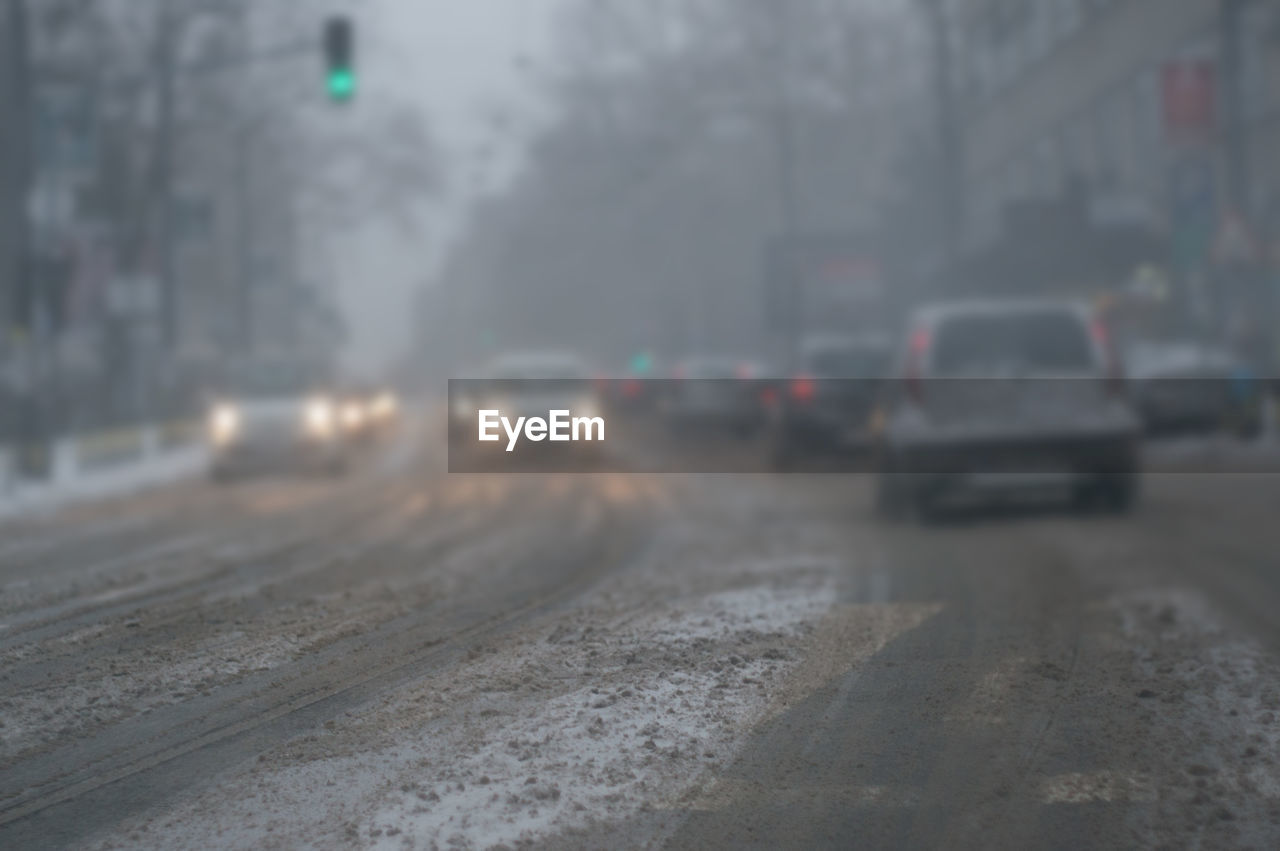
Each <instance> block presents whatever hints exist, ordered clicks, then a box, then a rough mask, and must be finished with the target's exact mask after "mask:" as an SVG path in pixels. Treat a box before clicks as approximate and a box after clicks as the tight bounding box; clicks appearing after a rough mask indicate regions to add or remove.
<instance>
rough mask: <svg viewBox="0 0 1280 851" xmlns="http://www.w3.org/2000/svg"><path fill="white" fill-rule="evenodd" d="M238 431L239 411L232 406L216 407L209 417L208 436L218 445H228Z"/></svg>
mask: <svg viewBox="0 0 1280 851" xmlns="http://www.w3.org/2000/svg"><path fill="white" fill-rule="evenodd" d="M239 431H240V411H238V410H237V409H236V408H235V406H234V405H225V404H224V405H218V406H217V407H216V408H214V409H213V411H212V413H210V415H209V434H210V436H211V437H212V438H213V442H214V443H215V444H218V445H222V444H225V443H229V442H230V441H231V440H232V439H233V438H235V436H236V434H237V433H238V432H239Z"/></svg>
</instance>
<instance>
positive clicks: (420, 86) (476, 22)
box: [337, 0, 564, 370]
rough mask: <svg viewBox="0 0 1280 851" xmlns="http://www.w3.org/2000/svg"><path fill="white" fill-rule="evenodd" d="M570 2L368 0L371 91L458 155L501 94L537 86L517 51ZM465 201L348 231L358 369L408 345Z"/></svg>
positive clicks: (364, 19)
mask: <svg viewBox="0 0 1280 851" xmlns="http://www.w3.org/2000/svg"><path fill="white" fill-rule="evenodd" d="M562 2H564V0H365V2H363V3H362V4H360V6H359V7H358V10H357V12H356V15H357V20H358V21H359V23H360V27H361V39H360V48H359V58H358V61H359V64H360V69H361V73H362V86H363V90H362V91H363V92H367V93H369V96H370V97H372V96H375V94H377V95H381V94H383V93H386V94H389V95H392V96H394V97H395V98H396V99H397V100H400V99H403V100H405V101H409V102H412V103H414V104H417V105H418V106H419V107H420V108H421V109H422V110H424V112H425V113H426V115H427V116H428V118H429V120H430V121H431V123H432V125H433V126H434V127H435V128H436V129H437V131H438V132H439V134H440V135H441V137H442V139H443V142H444V144H445V146H446V147H447V149H448V150H449V152H450V153H452V154H453V155H454V159H455V164H458V163H457V162H456V161H457V160H459V159H462V160H465V158H466V156H467V155H468V153H469V152H470V151H473V150H474V149H475V148H476V147H477V146H478V145H480V144H482V143H483V140H484V139H486V138H487V136H488V131H487V130H486V127H485V124H486V122H485V114H486V111H487V109H488V108H489V107H490V106H491V105H492V104H493V103H495V102H509V101H511V100H513V99H516V100H519V99H522V98H526V97H528V96H529V95H531V94H532V93H533V88H532V84H531V83H530V82H529V81H528V80H524V79H521V76H520V73H519V70H518V68H517V67H516V65H515V62H514V60H515V58H516V57H518V56H535V57H536V56H539V55H541V54H542V53H543V52H544V51H545V46H546V40H547V29H548V24H549V22H550V18H551V17H552V10H553V9H554V8H555V7H556V6H558V5H559V4H560V3H562ZM356 108H357V109H358V108H359V107H358V104H357V106H356ZM518 142H519V140H518V139H510V140H508V142H507V144H508V145H513V144H518ZM458 182H461V181H458ZM463 205H464V200H463V199H462V198H460V197H458V193H453V194H452V195H451V197H449V198H447V199H442V200H441V202H440V204H439V209H437V210H434V211H432V213H431V215H430V216H429V218H426V219H424V221H423V228H422V232H421V233H414V234H405V233H401V232H398V231H397V230H395V229H394V228H390V227H387V226H382V225H377V226H371V227H369V228H366V229H364V231H363V232H359V233H353V234H349V235H346V236H345V237H343V241H342V244H341V245H340V246H338V249H339V250H338V252H337V253H338V254H339V256H340V258H341V272H340V277H341V284H340V286H339V293H340V295H341V302H342V306H343V309H344V313H345V314H346V317H347V320H348V323H349V325H350V332H351V334H350V341H349V343H348V350H347V352H346V356H347V361H348V362H349V363H350V364H351V365H352V368H353V369H357V370H370V369H378V368H380V367H381V366H383V365H385V364H387V363H388V362H389V361H390V360H392V359H394V358H395V357H397V356H398V355H399V354H400V353H401V352H402V351H403V350H404V349H405V347H406V344H407V343H408V342H409V339H408V334H409V332H410V330H411V329H410V328H409V326H408V322H407V319H408V316H409V313H410V307H411V304H412V297H413V292H414V289H415V288H417V287H418V286H419V285H420V284H421V283H422V282H423V281H424V280H426V279H427V278H428V277H429V276H430V271H431V269H432V268H434V266H435V264H436V263H437V262H438V260H439V254H440V251H441V248H442V247H443V245H442V243H443V242H444V240H445V236H446V234H447V233H448V230H449V228H450V227H451V225H456V221H457V219H458V214H459V213H460V211H461V209H462V208H463Z"/></svg>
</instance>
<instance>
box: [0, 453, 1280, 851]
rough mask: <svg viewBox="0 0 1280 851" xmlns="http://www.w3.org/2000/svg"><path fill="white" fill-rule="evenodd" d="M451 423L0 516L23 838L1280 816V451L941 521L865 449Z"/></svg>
mask: <svg viewBox="0 0 1280 851" xmlns="http://www.w3.org/2000/svg"><path fill="white" fill-rule="evenodd" d="M435 445H436V444H434V443H433V442H432V441H431V440H430V438H429V436H427V435H426V434H424V432H423V431H422V430H419V429H417V428H415V429H413V430H412V431H410V432H409V433H408V434H407V435H406V436H405V437H404V438H403V440H402V441H401V442H400V443H398V444H397V445H394V446H391V447H389V448H387V449H386V450H385V451H384V453H383V454H380V455H378V456H375V457H371V458H370V459H368V462H367V464H366V465H365V466H364V467H362V468H361V469H360V470H359V471H357V472H355V473H353V475H352V477H351V479H350V480H349V481H344V482H342V483H337V484H335V483H331V482H328V481H324V480H320V481H308V480H302V481H290V480H279V479H264V480H258V481H246V482H244V483H237V484H233V485H230V486H228V487H227V488H225V489H221V490H210V489H208V488H206V487H204V486H202V485H199V484H195V483H191V484H178V485H173V486H170V487H167V488H163V489H160V490H153V491H148V492H145V493H143V494H140V495H138V496H135V497H127V498H122V499H120V500H116V501H113V502H109V503H106V504H104V505H96V504H93V505H84V506H76V507H70V508H67V509H65V510H64V511H62V512H61V513H57V514H53V515H50V516H46V517H35V518H32V519H30V520H21V521H13V522H11V523H9V524H8V525H7V526H6V527H5V537H4V540H5V545H4V552H3V557H4V562H5V582H4V587H3V598H2V600H3V602H2V609H0V611H2V612H3V616H2V617H0V622H2V623H3V627H2V631H0V653H2V654H3V656H0V665H2V667H0V682H3V684H4V694H3V698H2V699H0V700H2V702H0V707H2V708H3V718H4V727H3V742H4V762H5V763H6V764H7V765H8V766H9V768H8V770H6V771H5V772H4V777H3V789H2V797H0V800H2V803H0V820H2V826H0V843H2V844H4V845H5V846H6V847H15V848H17V847H21V848H27V847H33V848H38V847H64V846H68V845H74V846H77V847H90V848H111V847H133V846H137V845H144V846H148V847H166V848H172V847H189V848H207V847H211V846H214V845H221V844H227V845H236V846H239V847H263V846H280V847H298V846H321V847H334V846H346V845H360V846H363V845H376V846H387V847H399V846H400V844H401V838H402V837H407V836H412V837H413V838H414V843H416V844H417V845H421V846H427V847H430V846H431V845H432V844H439V845H446V844H455V845H456V844H461V845H464V846H475V847H486V846H489V845H496V844H500V843H505V844H507V845H515V844H517V843H519V842H520V841H523V840H528V839H532V840H533V841H535V843H537V844H540V845H547V846H555V847H563V846H570V847H606V846H609V847H617V845H618V844H624V845H644V846H655V845H658V846H661V845H664V844H665V845H667V847H725V848H729V847H743V846H750V845H758V846H761V847H769V846H777V845H784V844H785V845H793V844H799V845H852V844H865V845H867V846H869V847H894V846H899V847H900V846H904V845H937V844H947V845H950V846H962V847H991V846H992V845H1001V846H1005V847H1012V846H1020V845H1025V844H1028V843H1030V844H1048V845H1053V846H1056V847H1064V848H1066V847H1081V846H1085V845H1104V846H1119V845H1130V844H1138V845H1173V846H1181V845H1191V844H1196V845H1200V846H1201V847H1240V846H1248V845H1252V846H1254V847H1261V846H1265V845H1267V844H1268V843H1269V837H1274V835H1275V832H1276V830H1277V829H1280V828H1278V826H1277V821H1276V820H1277V817H1278V814H1277V810H1276V798H1275V789H1276V788H1277V785H1276V784H1277V782H1278V781H1280V765H1278V764H1277V762H1276V758H1275V752H1274V742H1275V729H1276V723H1277V722H1276V720H1275V712H1276V709H1277V707H1276V701H1277V700H1278V699H1280V695H1277V694H1276V692H1275V688H1276V683H1277V682H1280V680H1278V679H1277V668H1276V661H1275V657H1274V655H1273V654H1274V650H1275V648H1276V646H1277V642H1280V633H1277V631H1276V629H1275V623H1274V618H1273V617H1272V612H1274V610H1275V606H1276V605H1278V604H1280V580H1278V579H1277V577H1276V575H1275V573H1274V572H1273V571H1271V570H1270V564H1271V558H1272V550H1273V549H1274V547H1275V545H1276V540H1275V535H1276V533H1275V530H1274V529H1273V528H1272V526H1273V524H1272V523H1271V522H1270V517H1271V512H1270V510H1269V508H1268V506H1270V505H1273V504H1274V500H1275V498H1276V496H1277V489H1278V488H1280V480H1277V479H1276V478H1273V477H1270V476H1259V475H1250V474H1235V475H1230V474H1222V475H1205V474H1202V473H1191V474H1186V473H1184V474H1173V473H1168V474H1165V473H1158V474H1151V475H1149V476H1148V477H1147V478H1146V480H1145V482H1144V485H1145V487H1146V488H1147V491H1148V493H1147V498H1146V501H1145V503H1144V505H1143V507H1142V508H1141V510H1140V511H1139V512H1138V513H1137V514H1136V515H1135V516H1133V517H1132V518H1126V519H1114V518H1108V517H1088V516H1085V517H1080V516H1072V515H1069V514H1065V513H1064V512H1062V511H1061V510H1059V509H1057V508H1055V507H1054V506H1052V505H1049V506H1046V507H1044V508H1043V509H1032V510H1023V509H1018V510H1013V511H1011V512H1010V511H1005V512H995V513H994V514H993V513H991V512H979V513H976V514H964V515H960V516H957V517H955V518H953V519H952V520H950V521H948V522H945V523H942V524H939V525H937V526H932V527H927V528H920V527H916V526H913V525H892V524H885V523H883V522H879V521H877V520H875V519H874V516H873V512H872V505H871V499H870V489H869V486H868V481H867V478H866V477H865V476H861V475H842V476H833V475H803V474H800V475H794V476H774V475H768V474H756V475H740V476H694V475H688V476H681V475H675V474H672V475H628V474H623V473H598V474H567V473H566V474H559V475H557V474H528V475H518V476H507V475H484V474H479V475H473V476H467V477H459V476H457V475H454V476H450V475H448V474H446V473H444V472H443V471H442V465H441V458H440V457H439V455H438V453H436V452H434V451H433V449H432V447H433V446H435ZM744 451H745V450H744ZM69 524H73V525H74V528H75V530H76V532H75V534H67V533H66V532H65V529H66V528H68V526H69ZM979 766H980V767H981V771H978V772H975V769H976V768H977V767H979ZM73 814H74V815H73ZM1045 837H1048V838H1049V841H1048V842H1047V843H1045V842H1044V838H1045ZM406 844H407V843H406Z"/></svg>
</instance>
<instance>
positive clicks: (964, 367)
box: [878, 299, 1140, 516]
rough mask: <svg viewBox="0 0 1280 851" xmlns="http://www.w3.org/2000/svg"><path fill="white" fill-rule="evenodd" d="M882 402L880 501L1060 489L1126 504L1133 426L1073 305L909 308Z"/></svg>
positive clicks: (1124, 397) (893, 506) (932, 503)
mask: <svg viewBox="0 0 1280 851" xmlns="http://www.w3.org/2000/svg"><path fill="white" fill-rule="evenodd" d="M888 387H889V398H888V399H887V400H885V402H884V403H883V414H884V417H883V427H882V430H881V434H880V446H879V493H878V504H879V507H880V508H881V510H882V511H883V512H885V513H886V514H888V515H891V516H892V515H900V514H903V513H911V512H915V513H917V514H919V515H922V516H928V515H930V514H932V513H933V512H934V511H935V510H936V509H938V508H940V507H941V506H942V505H943V504H944V503H946V502H947V501H950V500H956V499H964V498H978V499H987V498H993V497H997V498H1006V497H1010V496H1014V495H1023V494H1025V493H1026V492H1029V491H1040V492H1043V491H1047V490H1056V491H1059V492H1065V493H1066V494H1067V495H1069V496H1070V497H1071V499H1072V500H1073V502H1075V503H1076V504H1077V505H1080V506H1082V507H1083V506H1085V505H1097V506H1100V507H1107V508H1110V509H1111V510H1114V511H1124V510H1126V509H1128V508H1129V507H1130V506H1131V505H1132V504H1133V502H1134V499H1135V497H1136V494H1137V486H1138V468H1139V435H1140V425H1139V420H1138V417H1137V416H1136V414H1135V412H1134V409H1133V406H1132V404H1131V402H1130V399H1129V397H1128V392H1127V390H1126V386H1125V383H1124V380H1123V376H1122V374H1121V372H1120V365H1119V363H1118V362H1117V361H1116V359H1115V355H1114V352H1113V351H1112V347H1111V345H1110V342H1109V340H1108V337H1107V332H1106V329H1105V327H1104V326H1103V325H1102V324H1101V323H1100V322H1099V321H1098V320H1097V319H1096V318H1095V317H1094V315H1093V314H1092V312H1091V311H1090V310H1089V309H1088V307H1086V306H1084V305H1079V304H1076V303H1073V302H1061V301H1049V300H1041V299H1008V300H991V301H972V302H955V303H950V304H940V305H935V306H932V307H928V308H925V309H923V310H921V311H919V312H918V313H916V314H915V315H914V316H913V317H912V319H911V321H910V324H909V326H908V334H907V338H906V340H905V343H904V345H903V348H902V352H901V355H900V357H899V366H898V377H897V378H896V379H895V380H893V381H892V382H890V383H889V385H888Z"/></svg>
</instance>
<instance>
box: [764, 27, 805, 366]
mask: <svg viewBox="0 0 1280 851" xmlns="http://www.w3.org/2000/svg"><path fill="white" fill-rule="evenodd" d="M787 8H788V7H787V5H786V4H785V3H782V2H770V3H769V9H770V10H771V11H772V12H773V19H772V25H773V45H772V47H773V50H772V55H771V57H770V76H771V82H772V85H773V93H772V94H773V113H774V114H773V120H772V126H773V134H774V156H775V160H776V164H775V168H776V173H777V182H778V183H777V192H778V217H779V222H780V225H781V231H782V232H781V239H780V242H779V245H780V246H781V258H780V259H781V264H780V266H779V267H778V269H777V271H778V272H780V273H781V275H782V276H783V281H782V283H783V284H784V285H785V293H786V296H787V298H786V300H787V301H788V302H789V303H788V305H787V310H786V323H785V333H786V336H787V339H786V346H787V360H788V369H789V370H790V371H791V372H795V371H796V370H797V369H798V368H799V361H800V336H801V333H802V332H803V327H802V326H803V324H804V302H805V292H804V282H803V281H801V280H799V265H798V263H797V259H798V256H799V252H798V246H797V242H798V241H799V238H800V228H801V223H800V202H799V198H798V192H797V188H796V149H795V121H794V115H793V113H792V109H791V101H790V97H789V94H790V93H789V92H788V90H787V83H788V75H787V70H788V63H787V56H788V53H787V47H788V41H789V36H790V32H789V29H790V28H789V26H788V22H787Z"/></svg>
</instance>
